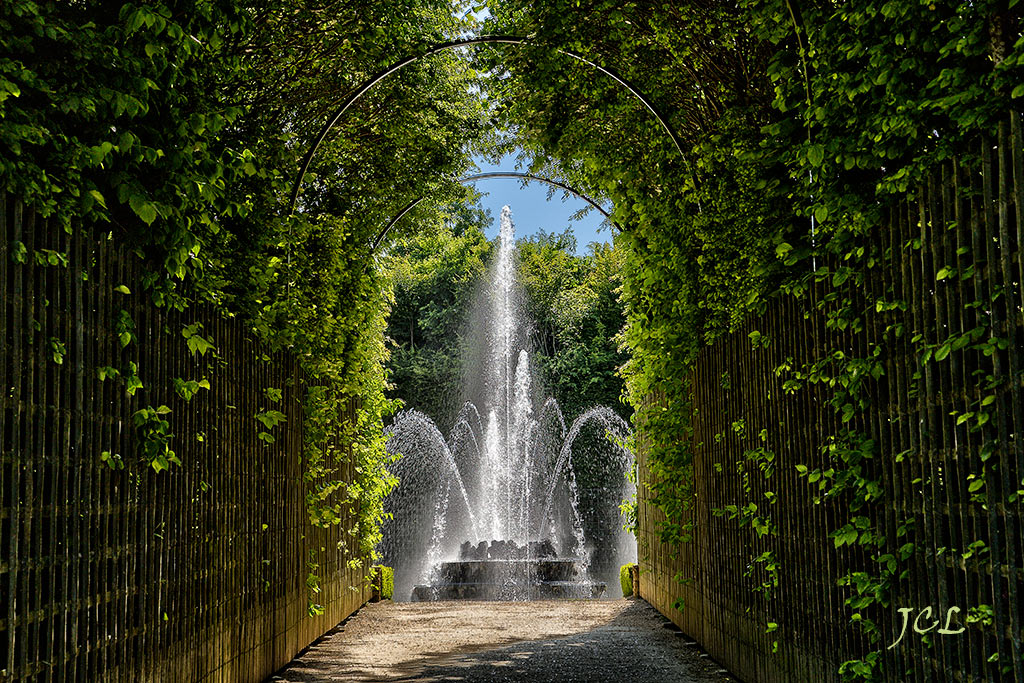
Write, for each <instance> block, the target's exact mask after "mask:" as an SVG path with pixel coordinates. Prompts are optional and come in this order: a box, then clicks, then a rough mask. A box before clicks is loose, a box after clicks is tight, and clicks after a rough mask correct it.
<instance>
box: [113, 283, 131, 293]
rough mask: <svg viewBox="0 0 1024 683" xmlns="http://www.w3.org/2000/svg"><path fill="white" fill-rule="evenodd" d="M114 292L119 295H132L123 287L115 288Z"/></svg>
mask: <svg viewBox="0 0 1024 683" xmlns="http://www.w3.org/2000/svg"><path fill="white" fill-rule="evenodd" d="M114 291H115V292H120V293H121V294H131V293H132V290H130V289H128V288H127V287H126V286H124V285H118V286H117V287H114Z"/></svg>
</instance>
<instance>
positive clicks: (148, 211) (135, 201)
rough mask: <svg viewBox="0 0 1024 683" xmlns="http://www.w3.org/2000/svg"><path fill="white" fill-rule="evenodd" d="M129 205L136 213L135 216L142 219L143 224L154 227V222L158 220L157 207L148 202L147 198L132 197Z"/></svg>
mask: <svg viewBox="0 0 1024 683" xmlns="http://www.w3.org/2000/svg"><path fill="white" fill-rule="evenodd" d="M128 205H129V206H131V207H132V211H134V212H135V215H136V216H138V217H139V218H141V219H142V222H143V223H145V224H146V225H152V224H153V221H155V220H156V217H157V212H156V207H155V206H153V204H151V203H150V202H148V201H146V199H145V197H142V196H140V195H132V196H131V198H129V200H128Z"/></svg>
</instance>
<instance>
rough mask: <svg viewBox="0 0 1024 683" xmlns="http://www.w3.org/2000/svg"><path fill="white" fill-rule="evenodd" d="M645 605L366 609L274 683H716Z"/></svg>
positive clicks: (707, 665) (711, 670)
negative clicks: (547, 682)
mask: <svg viewBox="0 0 1024 683" xmlns="http://www.w3.org/2000/svg"><path fill="white" fill-rule="evenodd" d="M718 670H719V667H718V666H716V665H715V664H714V663H713V662H711V661H710V660H708V659H705V658H702V657H701V656H700V654H699V653H698V651H697V650H696V649H695V648H692V647H687V646H686V645H685V642H684V640H683V639H682V638H680V637H678V636H677V632H676V631H674V630H672V629H669V628H665V619H664V618H663V617H661V615H659V614H658V613H657V612H656V611H655V610H654V609H653V608H652V607H651V606H650V605H648V604H647V603H646V602H643V601H641V600H595V601H582V600H578V601H538V602H520V603H493V602H492V603H486V602H443V603H398V604H394V603H379V604H377V605H369V606H367V607H365V608H364V609H363V610H361V611H360V612H359V613H358V614H357V615H356V616H355V617H353V618H351V619H350V620H349V621H347V622H345V624H343V625H342V626H341V627H340V628H339V629H337V630H336V631H334V632H332V633H330V634H328V635H327V636H326V637H325V638H323V639H321V640H320V641H318V642H317V643H315V644H314V645H313V646H311V647H310V648H309V649H308V650H306V651H305V652H303V653H302V654H301V655H300V656H299V657H298V658H297V659H295V660H294V661H293V662H292V663H291V664H289V666H288V667H286V668H285V669H284V670H282V671H281V672H279V673H278V674H277V675H276V676H274V677H272V678H271V679H270V680H272V681H287V682H289V683H306V682H313V681H352V682H355V683H360V682H370V681H374V682H377V681H401V682H404V683H409V682H413V681H416V682H427V681H463V682H465V683H475V682H483V681H488V682H490V681H505V682H508V683H526V682H529V683H543V682H545V681H552V682H556V681H557V682H559V683H569V682H573V681H579V682H580V683H619V682H620V681H622V682H629V683H666V682H670V681H671V682H678V683H711V682H714V683H721V682H722V681H723V677H722V676H721V675H719V674H718V673H717V671H718Z"/></svg>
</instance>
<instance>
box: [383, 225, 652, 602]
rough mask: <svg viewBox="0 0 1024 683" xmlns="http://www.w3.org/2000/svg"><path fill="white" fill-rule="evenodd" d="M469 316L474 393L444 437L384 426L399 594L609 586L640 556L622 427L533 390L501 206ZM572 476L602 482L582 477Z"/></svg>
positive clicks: (491, 596)
mask: <svg viewBox="0 0 1024 683" xmlns="http://www.w3.org/2000/svg"><path fill="white" fill-rule="evenodd" d="M479 312H480V315H479V316H478V318H479V319H480V321H481V322H482V323H484V324H480V325H476V326H474V329H475V332H476V338H477V343H475V344H473V347H474V349H473V350H474V351H475V352H476V353H475V356H476V357H475V359H473V360H471V361H470V362H469V363H468V366H469V370H468V372H467V375H466V376H467V381H466V383H465V384H466V387H465V390H464V391H465V393H466V394H467V397H472V398H474V399H476V400H469V399H468V398H467V400H466V401H465V402H464V403H463V406H462V409H461V410H460V411H459V413H458V414H457V415H456V416H455V419H454V422H453V426H452V428H451V431H450V432H449V434H448V436H447V437H445V436H444V435H443V434H442V432H441V430H440V429H439V428H438V427H437V425H436V424H435V423H434V421H433V420H432V419H431V418H429V417H428V416H426V415H424V414H422V413H420V412H418V411H415V410H408V411H403V412H401V413H399V414H398V415H397V416H396V417H395V420H394V422H393V424H392V425H391V426H390V427H389V430H388V442H387V448H388V450H389V451H390V452H392V453H400V454H402V457H401V458H400V459H398V460H397V461H396V462H395V463H394V465H393V469H394V473H395V474H396V475H397V476H398V477H399V479H400V482H401V483H400V484H399V486H398V487H397V488H396V489H395V491H394V492H393V493H392V494H391V495H390V496H389V497H388V500H387V501H386V502H385V506H386V510H387V512H388V513H389V515H390V519H388V520H386V521H385V524H384V529H383V532H384V538H383V541H382V544H381V551H382V554H383V556H384V562H385V563H386V564H388V565H390V566H393V567H394V568H395V597H396V599H413V600H444V599H478V600H497V599H501V600H527V599H535V598H541V597H599V596H601V595H604V594H606V592H607V593H608V594H615V593H617V591H618V586H619V582H618V578H617V577H618V567H619V565H621V564H622V563H625V562H631V561H635V559H636V544H635V541H634V540H633V538H632V536H631V535H630V534H629V533H628V532H627V531H624V530H623V529H622V521H621V519H620V512H619V507H618V506H619V503H620V502H621V501H622V500H624V499H625V498H627V497H629V496H630V495H632V493H633V492H634V490H633V489H632V484H630V483H629V482H628V481H627V478H626V476H625V475H626V473H627V472H628V471H629V469H630V468H631V466H632V459H633V458H632V454H631V453H630V452H629V451H628V450H627V449H626V448H625V447H624V446H623V445H622V442H623V441H624V439H625V438H626V437H627V436H628V435H629V427H628V425H627V424H626V423H625V422H624V421H623V420H622V418H621V417H619V416H618V415H617V414H616V413H615V412H614V411H613V410H611V409H610V408H607V407H604V406H597V407H593V408H590V409H589V410H587V411H585V412H584V413H582V414H581V415H579V416H578V417H576V419H575V420H573V422H572V424H570V425H567V424H566V420H565V417H564V415H563V414H562V411H561V409H560V408H559V406H558V403H557V402H556V401H555V400H554V399H553V398H546V399H545V398H544V397H543V396H541V395H540V394H539V389H538V387H537V383H536V382H535V381H534V372H535V369H534V368H533V366H532V364H531V357H530V353H529V351H528V344H529V341H530V333H531V327H530V326H529V324H528V323H527V321H526V319H525V316H524V315H523V311H522V300H521V293H520V291H519V288H518V286H517V283H516V281H515V233H514V226H513V223H512V219H511V211H510V210H509V208H508V207H507V206H506V207H504V208H503V209H502V213H501V232H500V236H499V242H498V250H497V254H496V258H495V263H494V264H493V267H492V273H491V278H490V281H489V283H488V287H487V288H486V290H485V291H484V292H482V297H481V301H480V311H479ZM478 406H481V407H482V410H481V409H480V408H478ZM609 437H611V438H609ZM581 475H585V479H586V480H588V481H595V480H596V481H600V482H601V485H600V486H590V487H581V486H580V485H579V481H580V477H581Z"/></svg>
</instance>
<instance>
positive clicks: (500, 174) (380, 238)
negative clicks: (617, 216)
mask: <svg viewBox="0 0 1024 683" xmlns="http://www.w3.org/2000/svg"><path fill="white" fill-rule="evenodd" d="M491 178H521V179H523V180H536V181H539V182H542V183H547V184H548V185H551V186H552V187H557V188H559V189H562V190H565V191H566V192H571V193H572V194H574V195H576V196H577V197H579V198H580V199H582V200H583V201H585V202H586V203H588V204H590V205H591V206H592V207H594V208H595V209H597V210H598V211H600V212H601V214H602V215H604V217H605V218H607V219H608V222H609V223H611V224H612V227H614V228H615V229H616V230H618V231H619V232H622V227H621V226H620V225H619V224H618V223H616V222H615V221H614V220H612V215H611V214H610V213H608V211H607V210H606V209H605V208H604V207H603V206H601V205H600V204H598V203H597V202H596V201H594V200H593V199H591V198H590V197H588V196H587V195H585V194H583V193H582V192H580V191H579V190H576V189H574V188H572V187H570V186H569V185H566V184H565V183H561V182H559V181H557V180H552V179H551V178H545V177H544V176H539V175H533V174H531V173H519V172H518V171H491V172H488V173H476V174H474V175H470V176H466V177H465V178H460V179H459V182H460V183H472V182H475V181H477V180H489V179H491ZM424 199H426V197H418V198H416V199H414V200H412V201H411V202H409V203H408V204H406V205H405V206H404V207H402V210H401V211H399V212H398V213H397V214H395V215H394V217H393V218H392V219H391V220H389V221H388V223H387V225H385V226H384V228H383V229H382V230H381V231H380V233H379V234H378V235H377V238H376V239H375V240H373V244H372V245H371V246H370V251H371V252H375V251H377V249H378V247H380V245H381V244H382V243H383V242H384V238H385V237H387V235H388V232H389V231H390V230H391V228H393V227H395V224H396V223H398V221H400V220H402V218H404V217H405V214H407V213H409V212H410V211H412V210H413V209H414V208H416V207H417V206H418V205H419V204H420V202H422V201H423V200H424Z"/></svg>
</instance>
